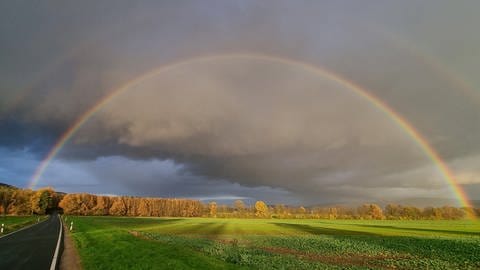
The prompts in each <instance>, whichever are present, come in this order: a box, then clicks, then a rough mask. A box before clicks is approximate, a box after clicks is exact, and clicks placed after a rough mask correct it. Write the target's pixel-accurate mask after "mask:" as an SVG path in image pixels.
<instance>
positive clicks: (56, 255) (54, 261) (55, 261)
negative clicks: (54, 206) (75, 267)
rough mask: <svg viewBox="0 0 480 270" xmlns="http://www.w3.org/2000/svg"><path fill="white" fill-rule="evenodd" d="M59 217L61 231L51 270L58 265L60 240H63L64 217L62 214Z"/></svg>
mask: <svg viewBox="0 0 480 270" xmlns="http://www.w3.org/2000/svg"><path fill="white" fill-rule="evenodd" d="M57 217H58V222H60V231H59V232H58V240H57V247H56V248H55V253H54V254H53V259H52V264H51V265H50V270H55V269H56V267H57V261H58V253H59V251H60V242H61V240H62V231H63V224H62V218H60V215H58V216H57Z"/></svg>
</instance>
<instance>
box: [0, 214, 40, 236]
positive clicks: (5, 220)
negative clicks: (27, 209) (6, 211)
mask: <svg viewBox="0 0 480 270" xmlns="http://www.w3.org/2000/svg"><path fill="white" fill-rule="evenodd" d="M44 218H45V216H0V224H4V227H5V229H4V231H3V234H7V233H10V232H13V231H16V230H18V229H21V228H22V227H25V226H28V225H31V224H33V223H36V222H37V221H38V220H40V221H41V220H43V219H44ZM0 236H2V235H1V234H0Z"/></svg>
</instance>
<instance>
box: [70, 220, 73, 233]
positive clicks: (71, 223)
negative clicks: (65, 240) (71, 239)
mask: <svg viewBox="0 0 480 270" xmlns="http://www.w3.org/2000/svg"><path fill="white" fill-rule="evenodd" d="M72 230H73V221H72V222H70V231H72Z"/></svg>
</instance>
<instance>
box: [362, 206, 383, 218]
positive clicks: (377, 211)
mask: <svg viewBox="0 0 480 270" xmlns="http://www.w3.org/2000/svg"><path fill="white" fill-rule="evenodd" d="M358 214H359V215H360V216H361V217H362V218H365V219H383V218H384V216H383V211H382V208H380V206H378V205H376V204H364V205H362V206H360V207H359V208H358Z"/></svg>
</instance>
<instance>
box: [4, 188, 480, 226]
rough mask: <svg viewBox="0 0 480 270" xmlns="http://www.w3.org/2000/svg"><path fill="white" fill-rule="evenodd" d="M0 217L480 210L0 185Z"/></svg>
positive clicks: (388, 215)
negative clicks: (54, 212) (224, 200)
mask: <svg viewBox="0 0 480 270" xmlns="http://www.w3.org/2000/svg"><path fill="white" fill-rule="evenodd" d="M0 204H1V205H0V206H1V207H0V213H1V214H4V215H5V214H11V215H30V214H40V215H43V214H46V213H47V212H48V211H49V209H57V208H59V209H62V210H63V212H64V213H65V214H68V215H97V216H107V215H110V216H142V217H217V218H310V219H405V220H420V219H428V220H434V219H449V220H450V219H464V218H466V217H467V214H469V213H470V214H474V215H476V216H480V208H464V207H463V208H458V207H452V206H443V207H425V208H418V207H415V206H405V205H398V204H387V205H386V206H385V207H384V208H382V207H380V206H379V205H377V204H363V205H360V206H358V207H349V206H329V207H303V206H288V205H283V204H277V205H267V204H266V203H265V202H263V201H257V202H255V204H253V205H247V204H246V203H245V202H244V201H242V200H236V201H235V202H234V203H233V204H232V205H227V204H217V203H216V202H214V201H212V202H209V203H206V204H204V203H202V202H200V201H199V200H192V199H172V198H147V197H132V196H100V195H93V194H87V193H79V194H63V193H58V192H55V190H53V189H52V188H43V189H39V190H36V191H33V190H29V189H19V188H12V187H6V186H0Z"/></svg>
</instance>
